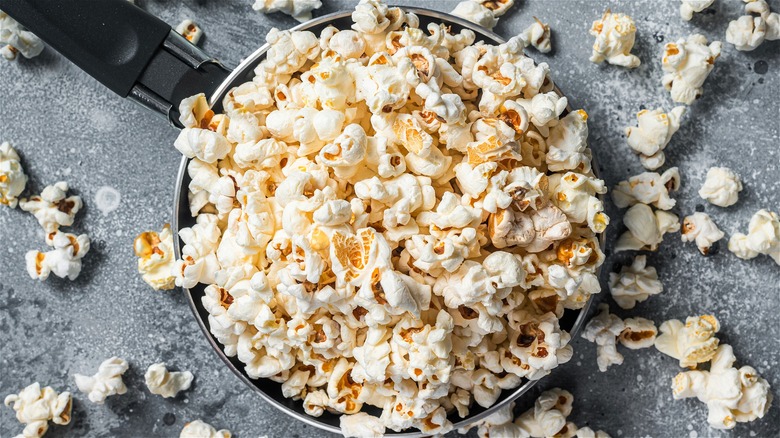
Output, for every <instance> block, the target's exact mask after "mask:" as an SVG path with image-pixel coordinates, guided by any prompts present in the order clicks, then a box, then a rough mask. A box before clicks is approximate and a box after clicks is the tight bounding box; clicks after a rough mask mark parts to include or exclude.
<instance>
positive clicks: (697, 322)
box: [655, 315, 720, 367]
mask: <svg viewBox="0 0 780 438" xmlns="http://www.w3.org/2000/svg"><path fill="white" fill-rule="evenodd" d="M659 330H660V331H661V334H660V335H659V336H658V338H657V339H656V340H655V348H657V349H658V351H660V352H661V353H664V354H666V355H668V356H671V357H673V358H675V359H677V360H679V361H680V366H681V367H695V366H696V365H697V364H700V363H704V362H707V361H709V360H710V359H712V356H713V355H714V354H715V350H716V349H717V348H718V344H719V343H720V340H719V339H718V338H716V337H715V333H717V332H718V330H720V323H719V322H718V320H717V319H716V318H715V317H714V316H713V315H702V316H691V317H688V319H686V320H685V324H683V323H682V322H681V321H679V320H677V319H671V320H669V321H666V322H664V323H663V324H661V326H660V327H659Z"/></svg>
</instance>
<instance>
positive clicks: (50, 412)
mask: <svg viewBox="0 0 780 438" xmlns="http://www.w3.org/2000/svg"><path fill="white" fill-rule="evenodd" d="M4 402H5V405H6V406H9V407H12V408H13V410H14V411H16V419H17V420H19V422H20V423H22V424H24V425H25V426H24V430H23V431H22V433H21V434H20V435H19V436H22V437H25V438H27V437H31V438H39V437H42V436H43V435H44V434H45V433H46V431H47V430H49V421H51V422H52V423H54V424H58V425H67V424H70V420H71V411H72V408H73V401H72V399H71V394H70V392H67V391H66V392H62V393H59V394H58V393H57V392H56V391H54V389H52V388H51V387H50V386H46V387H44V388H41V385H40V384H39V383H38V382H35V383H33V384H31V385H29V386H28V387H26V388H24V389H23V390H21V391H20V392H19V394H11V395H8V396H7V397H6V398H5V401H4Z"/></svg>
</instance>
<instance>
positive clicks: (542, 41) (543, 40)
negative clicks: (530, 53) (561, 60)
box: [520, 17, 552, 53]
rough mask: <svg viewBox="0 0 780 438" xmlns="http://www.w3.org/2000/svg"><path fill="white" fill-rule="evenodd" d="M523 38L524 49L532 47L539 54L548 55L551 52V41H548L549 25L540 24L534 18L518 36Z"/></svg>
mask: <svg viewBox="0 0 780 438" xmlns="http://www.w3.org/2000/svg"><path fill="white" fill-rule="evenodd" d="M520 36H521V38H523V42H524V44H525V47H528V46H533V47H534V49H536V50H538V51H539V52H541V53H549V52H550V50H552V40H551V39H550V25H549V24H546V23H542V22H541V21H539V19H538V18H536V17H534V22H533V24H531V25H530V26H528V27H526V28H525V30H523V32H522V33H521V34H520Z"/></svg>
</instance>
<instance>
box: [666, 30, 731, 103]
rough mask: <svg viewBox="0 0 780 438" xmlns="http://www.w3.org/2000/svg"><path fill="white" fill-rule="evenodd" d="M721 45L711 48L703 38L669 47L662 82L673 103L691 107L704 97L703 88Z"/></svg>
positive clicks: (696, 35) (667, 46) (692, 36)
mask: <svg viewBox="0 0 780 438" xmlns="http://www.w3.org/2000/svg"><path fill="white" fill-rule="evenodd" d="M721 46H722V44H721V42H720V41H714V42H712V43H711V44H710V45H709V46H708V45H707V39H706V38H704V37H703V36H702V35H699V34H694V35H691V36H689V37H688V38H687V39H679V40H677V41H676V42H674V43H666V45H665V46H664V55H663V60H662V61H663V70H664V72H665V74H664V76H663V78H662V82H663V85H664V88H666V89H667V90H669V91H670V92H671V94H672V100H673V101H675V102H677V103H683V104H686V105H690V104H692V103H693V101H695V100H696V99H698V98H699V97H700V96H701V94H702V92H703V91H702V85H704V81H705V80H706V79H707V76H709V74H710V72H711V71H712V68H713V66H714V64H715V60H716V59H718V57H719V56H720V51H721Z"/></svg>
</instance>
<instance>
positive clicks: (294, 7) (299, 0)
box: [252, 0, 322, 23]
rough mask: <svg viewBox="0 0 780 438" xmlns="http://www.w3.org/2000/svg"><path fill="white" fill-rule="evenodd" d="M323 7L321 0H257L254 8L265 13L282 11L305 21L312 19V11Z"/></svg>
mask: <svg viewBox="0 0 780 438" xmlns="http://www.w3.org/2000/svg"><path fill="white" fill-rule="evenodd" d="M321 7H322V2H321V1H320V0H255V3H254V4H253V5H252V9H254V10H256V11H258V12H262V13H264V14H272V13H274V12H282V13H284V14H287V15H289V16H291V17H293V18H295V19H296V20H298V21H300V22H301V23H303V22H304V21H309V20H311V12H312V11H313V10H315V9H319V8H321Z"/></svg>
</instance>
